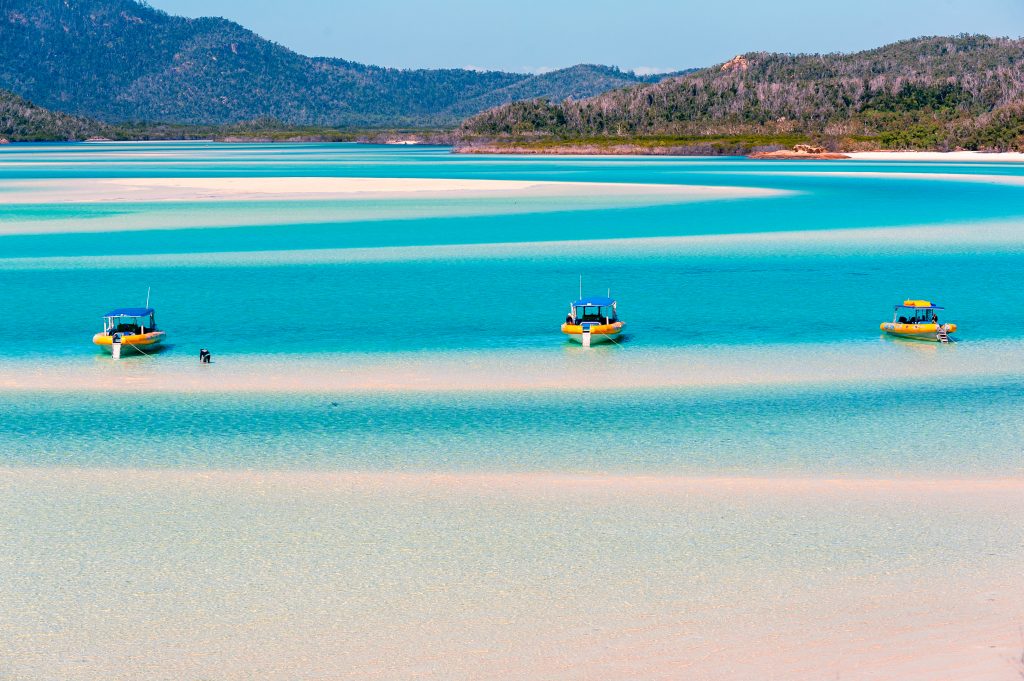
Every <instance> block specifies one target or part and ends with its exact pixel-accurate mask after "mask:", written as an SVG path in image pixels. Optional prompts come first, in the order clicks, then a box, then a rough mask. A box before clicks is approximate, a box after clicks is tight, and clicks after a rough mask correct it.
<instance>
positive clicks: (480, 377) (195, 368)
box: [0, 334, 1024, 394]
mask: <svg viewBox="0 0 1024 681" xmlns="http://www.w3.org/2000/svg"><path fill="white" fill-rule="evenodd" d="M879 335H880V336H881V334H879ZM559 342H560V341H559V340H558V339H557V338H556V339H554V343H556V344H557V343H559ZM922 376H927V377H928V378H929V380H933V381H938V380H942V381H945V382H946V383H947V385H949V386H950V387H951V388H953V387H955V386H956V385H957V382H959V381H970V380H975V379H982V380H984V379H992V378H1001V377H1019V376H1024V342H1022V341H1010V340H1008V341H986V342H973V343H970V344H968V345H965V346H964V347H957V346H955V345H954V346H941V347H940V346H939V344H937V343H924V342H920V341H903V340H893V339H887V338H882V337H879V339H878V340H877V342H867V341H865V342H861V343H842V344H835V343H826V344H817V343H814V344H811V343H808V344H793V345H785V346H767V347H765V346H728V347H713V346H712V347H693V348H684V349H665V348H653V349H645V348H642V347H641V346H632V345H631V346H627V347H622V348H616V347H609V346H603V347H597V348H591V349H590V350H584V349H582V348H580V347H579V346H573V345H568V344H566V345H564V346H555V347H553V348H552V349H551V350H546V351H540V350H531V351H507V352H505V351H493V350H491V351H454V352H414V353H402V352H395V353H386V354H383V353H381V354H371V355H356V354H336V355H335V354H327V355H278V354H274V355H229V354H217V355H216V356H215V363H214V364H211V365H200V364H198V362H197V361H196V360H195V358H194V357H192V353H189V354H188V356H187V357H186V356H183V353H179V352H171V353H164V354H161V355H158V356H155V357H138V356H135V357H130V358H126V359H122V360H121V361H119V362H114V361H113V360H111V359H110V357H109V356H102V355H97V356H95V357H90V358H87V359H85V358H83V359H78V360H67V359H60V360H58V359H53V360H42V361H35V360H33V361H29V360H17V361H7V362H4V363H3V365H2V366H0V390H6V391H54V392H97V393H104V392H111V391H115V392H116V391H132V392H164V393H168V392H169V393H232V392H252V393H296V394H302V393H310V394H322V393H338V394H344V393H354V394H361V393H402V392H408V393H434V392H480V393H503V392H517V391H527V392H528V391H567V392H578V391H580V390H587V391H592V392H594V393H595V394H600V393H601V392H609V391H615V390H632V389H660V388H677V389H701V388H730V387H731V388H735V387H747V386H800V385H834V384H838V383H846V384H850V385H855V384H877V385H899V384H900V383H901V382H907V384H915V385H916V384H919V383H920V380H921V377H922Z"/></svg>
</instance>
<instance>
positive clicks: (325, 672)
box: [0, 468, 1024, 681]
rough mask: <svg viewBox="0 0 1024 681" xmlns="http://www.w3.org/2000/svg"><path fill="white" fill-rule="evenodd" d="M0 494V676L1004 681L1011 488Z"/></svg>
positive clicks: (636, 486)
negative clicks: (299, 673)
mask: <svg viewBox="0 0 1024 681" xmlns="http://www.w3.org/2000/svg"><path fill="white" fill-rule="evenodd" d="M0 492H2V493H3V495H4V499H5V503H4V504H3V506H2V507H0V537H2V539H3V544H4V546H5V551H4V552H3V553H2V554H0V602H3V603H4V607H3V608H2V609H0V641H2V642H3V643H2V644H0V645H3V646H4V647H5V650H4V655H3V657H4V659H5V670H4V671H5V672H6V673H7V674H10V675H11V676H12V677H13V678H61V679H67V680H69V681H74V680H77V679H95V678H108V679H128V678H143V677H144V678H149V679H156V680H160V679H181V678H218V679H249V678H253V677H255V676H258V677H259V678H265V679H292V678H294V675H295V670H296V669H302V670H303V676H304V677H306V678H312V677H319V678H353V679H356V678H358V679H398V678H414V677H415V678H425V679H480V678H490V679H522V678H547V679H593V678H638V677H642V678H663V679H676V678H692V679H737V680H740V679H742V680H744V681H746V680H748V679H787V680H797V681H799V680H802V679H806V680H808V681H818V680H820V679H825V678H827V679H831V678H844V679H847V678H849V679H892V678H900V679H909V680H914V679H920V680H929V681H930V680H936V681H937V680H938V679H949V678H957V679H965V678H971V679H993V680H994V679H1010V678H1016V676H1017V675H1019V674H1020V673H1021V671H1022V666H1021V654H1022V650H1024V642H1022V640H1021V633H1020V626H1021V623H1022V622H1024V602H1022V601H1021V599H1020V597H1019V594H1020V592H1021V591H1022V589H1024V577H1022V576H1021V573H1020V570H1019V566H1020V564H1021V562H1022V561H1024V481H1022V480H1015V479H996V480H987V481H959V480H918V481H900V480H804V479H750V478H748V479H742V478H741V479H728V478H726V479H722V478H717V479H699V478H696V479H695V478H657V477H640V478H628V477H615V476H562V475H522V474H510V475H505V474H486V475H474V474H465V475H430V474H424V475H415V474H405V473H400V472H399V473H377V474H364V473H357V472H336V473H329V472H327V473H319V472H318V473H315V474H312V473H286V472H272V471H271V472H216V471H214V472H191V471H165V470H152V471H142V470H131V469H127V470H89V469H60V468H58V469H41V468H35V469H10V468H8V469H0ZM15 528H16V530H15Z"/></svg>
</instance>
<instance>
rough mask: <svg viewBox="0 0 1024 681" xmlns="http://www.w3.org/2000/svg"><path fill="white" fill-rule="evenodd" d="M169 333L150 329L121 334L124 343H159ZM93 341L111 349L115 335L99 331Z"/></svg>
mask: <svg viewBox="0 0 1024 681" xmlns="http://www.w3.org/2000/svg"><path fill="white" fill-rule="evenodd" d="M166 335H167V334H166V333H164V332H163V331H150V332H149V333H138V334H121V344H122V345H142V346H146V345H157V344H159V343H161V342H162V341H163V339H164V336H166ZM92 342H93V344H95V345H99V346H100V347H102V348H104V349H107V350H109V349H110V347H111V346H112V345H113V344H114V337H113V336H108V335H107V334H105V333H98V334H96V335H95V336H93V337H92Z"/></svg>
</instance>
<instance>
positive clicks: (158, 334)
mask: <svg viewBox="0 0 1024 681" xmlns="http://www.w3.org/2000/svg"><path fill="white" fill-rule="evenodd" d="M166 335H167V334H166V333H164V332H163V331H160V330H159V329H157V328H156V311H155V310H154V309H153V308H151V307H119V308H117V309H116V310H111V311H110V312H108V313H107V314H105V315H103V331H101V332H100V333H98V334H96V335H95V336H93V337H92V342H93V344H94V345H98V346H99V347H100V348H102V349H103V350H106V351H107V352H109V353H111V354H112V355H113V356H114V359H120V357H121V355H122V354H123V353H131V352H138V353H141V354H147V353H148V352H150V351H152V350H155V349H156V348H157V346H159V345H160V344H162V343H163V342H164V337H165V336H166Z"/></svg>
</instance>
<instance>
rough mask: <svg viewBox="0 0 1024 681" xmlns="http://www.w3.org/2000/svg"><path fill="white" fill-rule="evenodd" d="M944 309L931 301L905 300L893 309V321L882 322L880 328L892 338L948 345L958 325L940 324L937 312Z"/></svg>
mask: <svg viewBox="0 0 1024 681" xmlns="http://www.w3.org/2000/svg"><path fill="white" fill-rule="evenodd" d="M943 309H945V308H942V307H939V306H938V305H934V304H932V302H931V301H930V300H904V301H903V304H902V305H896V306H895V307H894V308H893V315H892V321H891V322H882V324H881V326H879V328H880V329H881V330H882V331H885V332H886V333H887V334H889V335H890V336H900V337H902V338H913V339H914V340H923V341H932V342H937V343H948V342H949V341H950V340H952V339H951V338H950V337H949V334H951V333H954V332H955V331H956V324H950V323H948V322H947V323H939V315H938V313H937V310H943Z"/></svg>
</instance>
